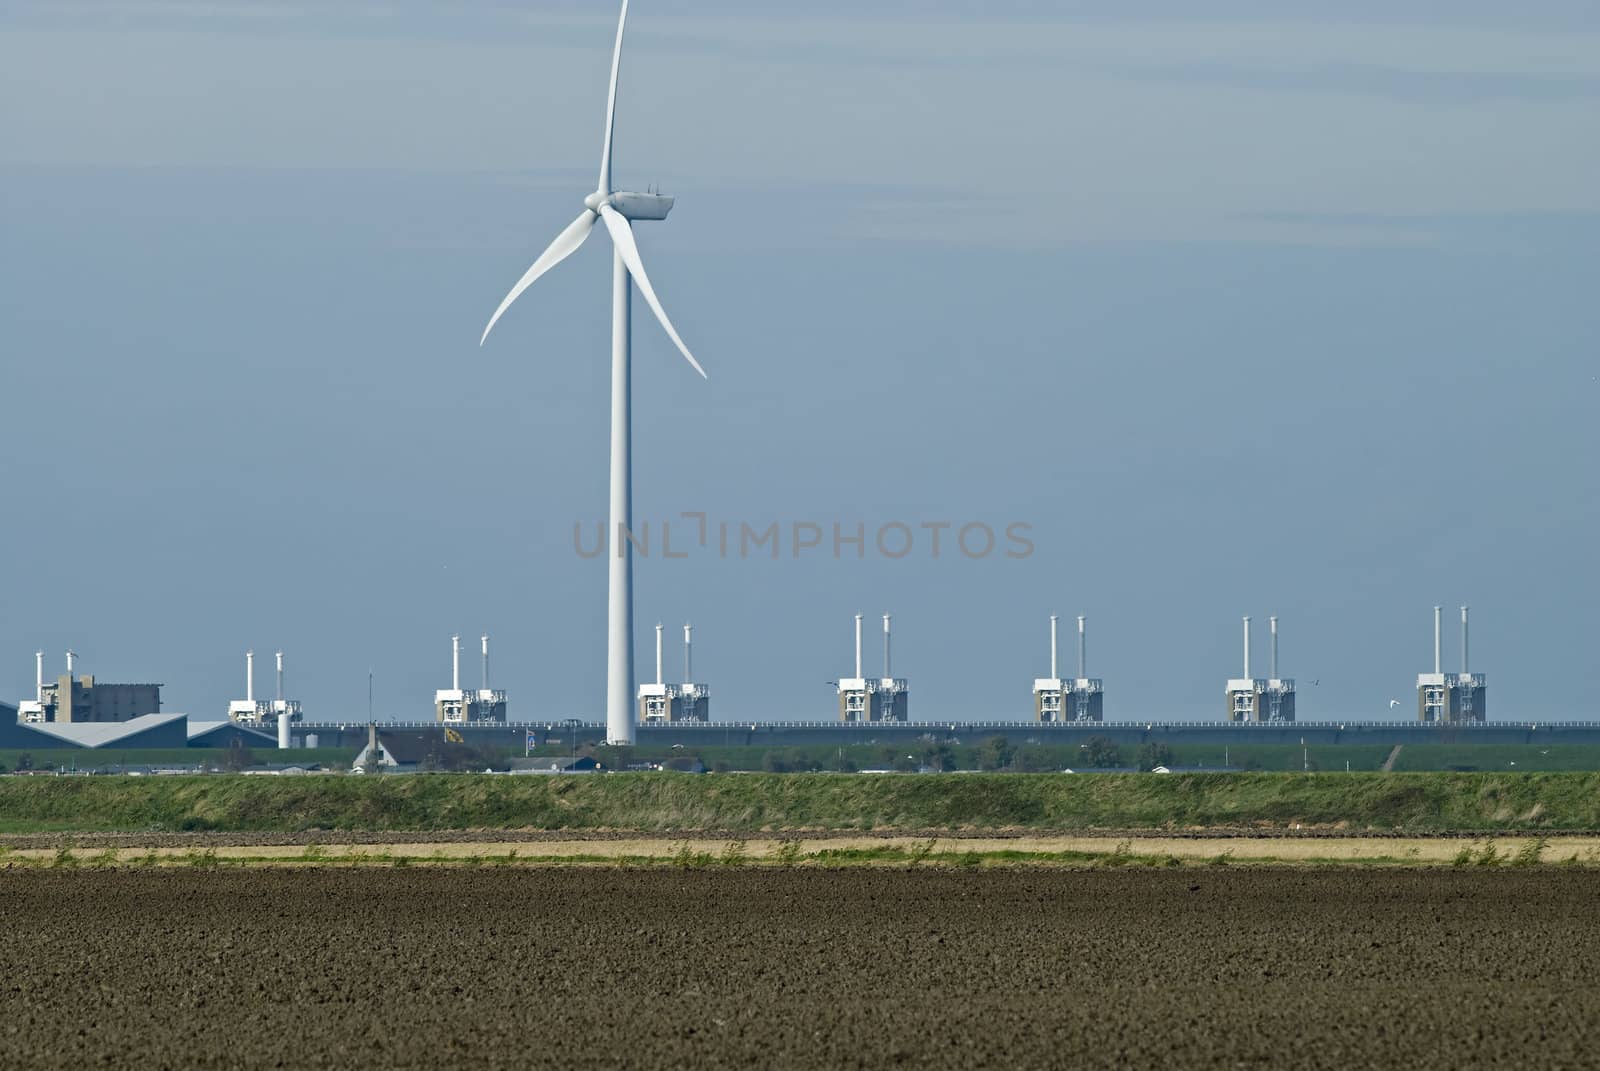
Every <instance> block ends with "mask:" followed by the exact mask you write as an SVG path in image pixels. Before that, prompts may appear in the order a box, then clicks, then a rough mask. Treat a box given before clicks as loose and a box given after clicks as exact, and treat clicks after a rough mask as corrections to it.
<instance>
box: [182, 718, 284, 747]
mask: <svg viewBox="0 0 1600 1071" xmlns="http://www.w3.org/2000/svg"><path fill="white" fill-rule="evenodd" d="M235 740H238V741H239V743H240V744H241V745H243V746H245V747H272V748H275V747H277V746H278V738H277V736H276V735H274V734H273V733H269V732H264V731H263V730H261V729H252V728H250V727H248V726H245V725H240V724H239V723H238V722H233V721H191V722H190V723H189V746H190V747H232V746H233V742H234V741H235Z"/></svg>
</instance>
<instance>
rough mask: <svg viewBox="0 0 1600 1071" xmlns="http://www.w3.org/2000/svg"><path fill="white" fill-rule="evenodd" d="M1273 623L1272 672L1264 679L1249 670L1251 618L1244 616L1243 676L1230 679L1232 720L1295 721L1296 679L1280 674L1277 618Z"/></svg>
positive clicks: (1229, 694) (1229, 716) (1228, 696)
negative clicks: (1253, 674)
mask: <svg viewBox="0 0 1600 1071" xmlns="http://www.w3.org/2000/svg"><path fill="white" fill-rule="evenodd" d="M1268 621H1269V622H1270V623H1271V626H1272V666H1271V670H1272V675H1271V676H1270V677H1267V678H1265V679H1262V678H1259V677H1254V676H1252V675H1251V673H1250V619H1249V618H1248V617H1246V618H1245V619H1244V676H1243V677H1240V678H1236V679H1234V680H1230V681H1229V682H1228V692H1227V702H1228V706H1227V710H1228V720H1229V721H1261V722H1289V721H1294V720H1295V710H1294V699H1295V689H1294V681H1293V680H1292V679H1289V678H1284V677H1279V676H1278V619H1277V618H1276V617H1272V618H1268Z"/></svg>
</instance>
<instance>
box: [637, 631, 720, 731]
mask: <svg viewBox="0 0 1600 1071" xmlns="http://www.w3.org/2000/svg"><path fill="white" fill-rule="evenodd" d="M661 641H662V626H661V624H660V622H657V623H656V679H655V682H654V683H647V684H641V685H639V724H640V725H665V724H668V723H670V722H675V721H710V720H711V686H710V685H707V684H702V683H697V682H696V681H695V679H694V626H692V625H684V626H683V683H682V684H668V683H666V678H665V674H664V672H663V669H662V646H661Z"/></svg>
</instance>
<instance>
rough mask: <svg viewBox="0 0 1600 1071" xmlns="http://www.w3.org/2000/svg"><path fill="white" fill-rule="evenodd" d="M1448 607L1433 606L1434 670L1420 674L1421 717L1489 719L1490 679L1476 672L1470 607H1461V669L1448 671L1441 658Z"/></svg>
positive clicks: (1455, 720) (1441, 720)
mask: <svg viewBox="0 0 1600 1071" xmlns="http://www.w3.org/2000/svg"><path fill="white" fill-rule="evenodd" d="M1443 625H1444V608H1443V607H1440V606H1435V607H1434V608H1433V672H1432V673H1419V674H1417V720H1418V721H1425V722H1434V723H1437V724H1441V725H1449V724H1463V723H1468V722H1481V721H1487V720H1488V718H1489V701H1488V694H1487V691H1488V683H1489V682H1488V678H1487V677H1486V676H1485V675H1484V674H1482V673H1473V672H1472V670H1471V665H1470V659H1469V654H1470V651H1471V648H1470V645H1469V637H1468V634H1467V608H1466V607H1465V606H1463V607H1462V608H1461V672H1460V673H1446V672H1444V670H1443V667H1442V660H1441V658H1440V655H1441V652H1440V638H1441V636H1440V634H1441V632H1442V631H1443Z"/></svg>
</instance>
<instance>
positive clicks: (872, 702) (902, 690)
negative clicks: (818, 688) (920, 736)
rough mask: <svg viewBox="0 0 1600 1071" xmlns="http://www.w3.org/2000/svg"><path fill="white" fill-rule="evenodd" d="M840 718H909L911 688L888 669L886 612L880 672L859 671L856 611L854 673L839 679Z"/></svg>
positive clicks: (887, 616)
mask: <svg viewBox="0 0 1600 1071" xmlns="http://www.w3.org/2000/svg"><path fill="white" fill-rule="evenodd" d="M838 688H839V720H840V721H847V722H872V721H909V720H910V719H911V713H910V698H911V693H910V689H909V688H908V687H907V685H906V679H905V678H904V677H896V676H894V675H893V673H892V672H891V670H890V660H889V615H888V614H884V615H883V676H882V677H877V678H871V679H869V678H868V677H866V676H864V675H863V674H862V672H861V615H860V614H857V615H856V675H855V676H854V677H846V678H844V679H843V680H841V681H839V682H838Z"/></svg>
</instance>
